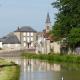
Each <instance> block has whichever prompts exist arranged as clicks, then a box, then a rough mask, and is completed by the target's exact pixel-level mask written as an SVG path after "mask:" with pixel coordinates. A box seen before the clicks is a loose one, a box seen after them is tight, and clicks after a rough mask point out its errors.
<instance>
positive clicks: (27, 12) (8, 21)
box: [0, 0, 56, 37]
mask: <svg viewBox="0 0 80 80" xmlns="http://www.w3.org/2000/svg"><path fill="white" fill-rule="evenodd" d="M53 1H55V0H0V37H1V36H4V35H6V34H7V33H9V32H12V31H14V30H15V29H16V28H17V26H31V27H32V28H34V29H36V30H38V31H41V30H43V28H44V27H45V19H46V15H47V12H49V13H50V17H51V22H52V24H53V23H54V19H55V13H56V10H55V9H53V7H52V5H51V3H52V2H53Z"/></svg>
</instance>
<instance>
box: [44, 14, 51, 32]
mask: <svg viewBox="0 0 80 80" xmlns="http://www.w3.org/2000/svg"><path fill="white" fill-rule="evenodd" d="M45 30H46V33H48V32H49V31H50V30H51V21H50V16H49V13H47V18H46V22H45Z"/></svg>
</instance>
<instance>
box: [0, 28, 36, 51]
mask: <svg viewBox="0 0 80 80" xmlns="http://www.w3.org/2000/svg"><path fill="white" fill-rule="evenodd" d="M36 34H37V31H35V30H34V29H33V28H31V27H29V26H22V27H18V28H17V30H15V31H14V32H11V33H9V34H8V35H6V36H4V37H2V38H0V48H2V49H17V50H20V49H35V41H36V38H37V37H36Z"/></svg>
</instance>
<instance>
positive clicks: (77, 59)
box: [22, 52, 80, 63]
mask: <svg viewBox="0 0 80 80" xmlns="http://www.w3.org/2000/svg"><path fill="white" fill-rule="evenodd" d="M22 57H24V58H26V59H40V60H47V61H49V62H67V63H80V56H77V55H60V54H35V53H27V52H26V53H23V54H22Z"/></svg>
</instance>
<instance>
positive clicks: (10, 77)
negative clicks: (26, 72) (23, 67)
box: [0, 59, 20, 80]
mask: <svg viewBox="0 0 80 80" xmlns="http://www.w3.org/2000/svg"><path fill="white" fill-rule="evenodd" d="M0 65H5V66H3V67H0V80H19V75H20V69H19V66H18V65H16V64H14V63H10V62H6V61H5V60H3V59H0Z"/></svg>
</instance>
